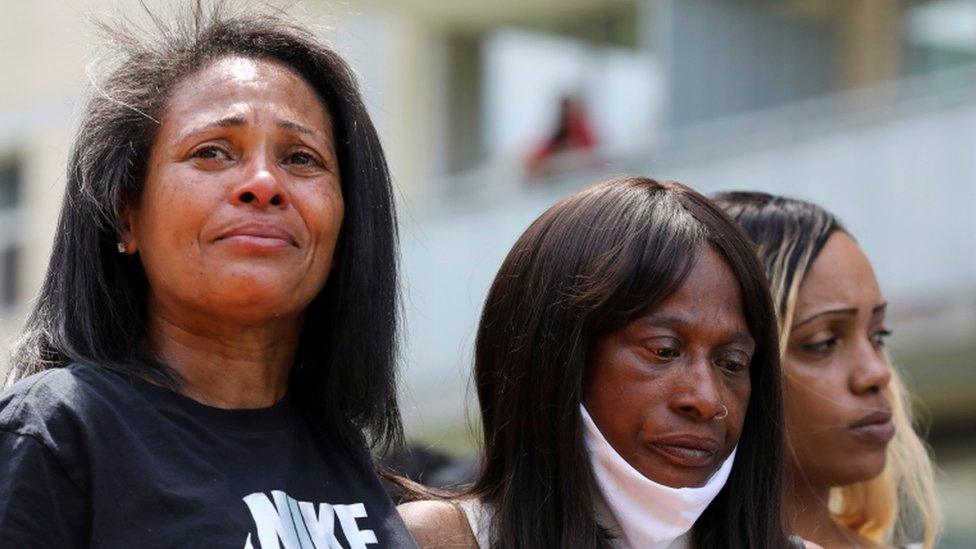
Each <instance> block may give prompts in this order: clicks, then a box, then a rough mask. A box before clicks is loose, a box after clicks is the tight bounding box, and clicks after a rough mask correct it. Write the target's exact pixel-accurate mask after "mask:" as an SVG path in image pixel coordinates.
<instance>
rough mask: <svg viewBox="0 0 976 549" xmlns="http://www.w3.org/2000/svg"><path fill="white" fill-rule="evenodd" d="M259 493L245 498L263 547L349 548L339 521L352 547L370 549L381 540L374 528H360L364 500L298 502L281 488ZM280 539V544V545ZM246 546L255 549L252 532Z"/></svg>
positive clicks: (364, 512)
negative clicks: (342, 503)
mask: <svg viewBox="0 0 976 549" xmlns="http://www.w3.org/2000/svg"><path fill="white" fill-rule="evenodd" d="M271 498H272V499H273V500H274V503H272V499H268V496H267V495H266V494H265V493H263V492H255V493H253V494H251V495H249V496H246V497H245V498H244V503H246V504H247V508H248V509H249V510H250V511H251V516H252V517H253V518H254V524H255V526H256V527H257V531H258V536H257V538H258V543H260V547H261V549H282V548H283V549H347V548H346V546H344V545H342V543H340V542H339V539H338V538H337V537H336V535H335V532H336V523H337V522H338V526H339V529H340V530H341V531H342V534H343V536H345V538H346V540H347V541H348V542H349V546H348V549H366V546H367V545H372V544H375V543H377V541H376V534H375V533H373V531H372V530H360V529H359V525H357V524H356V519H361V518H365V517H366V506H365V505H363V504H362V503H353V504H350V505H332V504H328V503H320V504H318V508H317V509H316V505H315V504H314V503H310V502H307V501H296V500H295V499H294V498H292V497H291V496H289V495H288V494H286V493H284V492H282V491H281V490H274V491H272V492H271ZM279 541H280V544H279ZM244 549H254V544H253V542H252V541H251V534H248V535H247V540H246V541H245V542H244Z"/></svg>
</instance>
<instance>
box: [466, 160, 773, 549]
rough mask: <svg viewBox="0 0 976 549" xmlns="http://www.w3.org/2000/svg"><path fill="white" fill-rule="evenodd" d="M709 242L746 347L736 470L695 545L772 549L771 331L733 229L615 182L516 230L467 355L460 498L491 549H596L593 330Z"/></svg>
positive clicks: (652, 294) (691, 200)
mask: <svg viewBox="0 0 976 549" xmlns="http://www.w3.org/2000/svg"><path fill="white" fill-rule="evenodd" d="M705 246H711V247H712V248H714V249H715V250H716V251H717V252H718V253H719V254H721V255H722V256H723V257H724V258H725V260H726V262H727V263H728V265H729V267H730V268H731V270H732V272H734V273H735V276H736V277H737V279H738V282H739V285H740V287H741V289H742V300H743V309H744V313H745V318H746V320H747V322H748V325H749V330H750V333H751V334H752V337H753V338H754V339H755V341H756V350H755V355H754V356H753V359H752V363H751V365H750V380H751V384H752V391H751V395H750V399H749V404H748V411H747V413H746V418H745V425H744V427H743V430H742V435H741V438H740V439H739V443H738V450H737V454H736V459H735V464H734V466H733V468H732V472H731V474H730V476H729V480H728V482H727V483H726V485H725V487H724V488H723V489H722V490H721V492H720V493H719V494H718V496H717V497H716V498H715V500H714V501H713V502H712V503H711V505H710V506H709V507H708V509H706V511H705V512H704V514H703V515H702V516H701V518H699V520H698V522H696V524H695V526H694V527H693V539H694V545H695V546H696V547H729V548H747V547H751V548H755V547H762V548H777V547H786V546H788V542H787V540H786V537H785V535H784V533H783V529H782V526H781V519H780V471H781V460H782V457H781V452H782V440H781V436H782V411H781V395H780V370H779V354H778V349H777V345H776V324H775V317H774V314H773V307H772V303H771V300H770V298H769V292H768V290H767V287H766V281H765V277H764V275H763V271H762V267H761V266H760V264H759V261H758V260H757V258H756V256H755V253H754V252H753V249H752V246H751V244H750V243H749V240H748V239H747V238H746V236H745V235H744V234H743V233H742V231H741V229H740V228H739V227H738V226H737V225H736V224H735V223H734V222H733V221H731V220H730V219H729V218H728V217H727V216H726V215H725V214H724V213H722V211H721V210H719V209H718V208H717V207H716V206H715V205H714V204H712V203H711V202H710V201H709V200H708V199H706V198H705V197H703V196H702V195H700V194H698V193H697V192H695V191H693V190H692V189H690V188H688V187H686V186H684V185H681V184H678V183H672V182H667V183H659V182H657V181H654V180H651V179H647V178H643V177H624V178H619V179H615V180H611V181H607V182H604V183H601V184H599V185H596V186H594V187H591V188H589V189H586V190H584V191H581V192H579V193H577V194H575V195H573V196H571V197H569V198H568V199H566V200H564V201H562V202H560V203H559V204H556V205H555V206H553V207H552V208H550V209H549V210H548V211H546V212H545V213H544V214H542V216H541V217H539V218H538V219H537V220H536V221H535V222H534V223H532V225H531V226H530V227H529V228H528V229H527V230H526V231H525V233H524V234H522V236H521V238H519V240H518V242H517V243H516V244H515V246H514V247H513V248H512V250H511V252H509V254H508V257H507V258H506V259H505V262H504V263H503V264H502V267H501V269H500V270H499V272H498V275H497V276H496V277H495V281H494V283H493V285H492V287H491V290H490V292H489V294H488V298H487V300H486V303H485V308H484V312H483V315H482V317H481V324H480V327H479V329H478V335H477V342H476V349H475V382H476V385H477V391H478V400H479V403H480V406H481V419H482V422H483V427H484V431H483V437H484V438H483V444H484V450H485V457H484V464H483V468H482V470H481V472H480V474H479V477H478V479H477V481H476V482H475V484H474V485H473V487H472V488H471V490H470V492H469V495H471V496H475V497H478V498H480V499H481V500H482V501H483V502H484V503H485V504H487V507H488V509H490V510H491V512H492V514H493V517H494V518H493V521H492V524H493V526H492V528H493V529H492V540H493V542H492V543H493V546H494V547H497V548H516V547H519V548H537V547H608V546H609V539H608V535H607V532H606V531H605V530H604V529H603V527H602V526H601V525H600V524H598V523H597V521H596V519H595V516H594V506H593V504H594V501H593V497H592V495H591V494H592V492H591V491H592V490H594V487H595V483H594V477H593V472H592V469H591V467H590V460H589V456H588V453H587V450H586V446H585V442H584V439H583V425H582V419H581V417H580V412H579V405H580V402H581V399H582V395H583V380H584V375H585V370H586V367H587V365H586V359H587V353H588V350H589V347H590V344H591V342H592V341H593V340H594V338H595V337H597V336H598V335H600V334H602V333H605V332H608V331H612V330H614V329H616V328H618V327H621V326H623V325H625V324H626V323H628V322H630V321H631V320H633V319H635V318H637V317H638V316H640V315H641V314H644V313H646V312H647V311H648V310H652V309H653V308H654V307H655V306H657V305H658V304H660V303H661V302H662V301H664V300H665V299H666V298H667V297H668V296H669V295H670V294H671V293H673V292H674V291H675V290H676V289H677V287H678V286H679V285H680V284H681V282H682V280H683V279H684V278H685V277H686V276H687V274H688V272H689V271H690V269H691V268H692V267H693V263H694V260H695V257H696V255H697V254H699V253H700V252H701V250H702V249H703V247H705Z"/></svg>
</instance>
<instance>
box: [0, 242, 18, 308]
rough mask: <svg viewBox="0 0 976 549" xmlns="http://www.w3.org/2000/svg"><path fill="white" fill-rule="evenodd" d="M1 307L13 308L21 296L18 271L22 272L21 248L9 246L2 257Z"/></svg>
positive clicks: (0, 266)
mask: <svg viewBox="0 0 976 549" xmlns="http://www.w3.org/2000/svg"><path fill="white" fill-rule="evenodd" d="M0 269H2V270H3V272H0V307H12V306H13V305H14V304H15V303H17V299H18V297H19V294H18V292H17V290H18V288H17V286H18V282H19V281H18V278H19V277H18V274H19V273H18V271H19V270H20V248H19V247H17V246H7V248H6V249H5V250H4V251H3V254H2V255H0Z"/></svg>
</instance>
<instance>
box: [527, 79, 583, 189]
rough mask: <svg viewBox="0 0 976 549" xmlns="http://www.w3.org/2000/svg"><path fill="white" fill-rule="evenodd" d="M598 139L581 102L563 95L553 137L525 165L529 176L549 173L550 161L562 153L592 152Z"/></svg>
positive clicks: (541, 145) (535, 151)
mask: <svg viewBox="0 0 976 549" xmlns="http://www.w3.org/2000/svg"><path fill="white" fill-rule="evenodd" d="M596 143H597V139H596V135H595V134H594V132H593V128H592V126H591V125H590V122H589V118H588V117H587V114H586V107H585V106H584V105H583V102H582V101H581V100H580V99H579V98H577V97H574V96H571V95H565V96H563V97H562V99H560V101H559V115H558V118H557V119H556V127H555V129H554V130H553V132H552V134H551V135H550V136H549V137H548V138H547V139H546V140H545V141H543V142H542V143H541V144H540V145H539V146H538V147H537V148H536V149H535V150H534V151H533V152H532V154H531V155H530V156H529V158H528V161H527V162H526V167H527V168H528V172H529V175H538V174H541V173H544V172H549V171H551V168H552V160H553V159H554V158H555V157H558V156H560V155H561V154H562V153H565V152H569V151H574V152H579V151H586V152H589V151H592V150H593V149H594V148H595V147H596Z"/></svg>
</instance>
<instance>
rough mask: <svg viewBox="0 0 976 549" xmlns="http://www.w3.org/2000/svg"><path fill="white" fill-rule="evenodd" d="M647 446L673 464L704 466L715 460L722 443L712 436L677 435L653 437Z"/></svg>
mask: <svg viewBox="0 0 976 549" xmlns="http://www.w3.org/2000/svg"><path fill="white" fill-rule="evenodd" d="M647 447H648V448H650V449H651V450H654V451H655V452H657V453H658V454H659V455H661V456H663V457H664V458H665V459H667V460H668V461H670V462H671V463H674V464H675V465H679V466H682V467H704V466H706V465H709V464H711V463H713V462H714V461H715V456H717V455H718V452H719V450H720V449H721V447H722V445H721V444H719V442H718V441H717V440H715V439H712V438H706V437H698V436H694V435H679V436H672V437H664V438H659V439H655V440H654V441H653V442H651V443H649V444H647Z"/></svg>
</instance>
